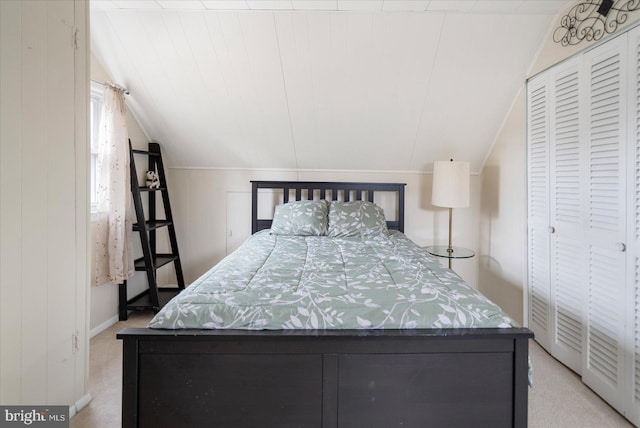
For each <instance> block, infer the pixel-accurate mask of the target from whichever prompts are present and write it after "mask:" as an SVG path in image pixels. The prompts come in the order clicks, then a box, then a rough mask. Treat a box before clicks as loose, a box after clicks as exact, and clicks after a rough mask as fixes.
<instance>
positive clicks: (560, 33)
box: [553, 0, 640, 46]
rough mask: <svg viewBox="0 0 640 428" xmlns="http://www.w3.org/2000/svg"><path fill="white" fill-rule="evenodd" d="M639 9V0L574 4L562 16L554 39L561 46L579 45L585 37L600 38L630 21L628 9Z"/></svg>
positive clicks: (596, 0)
mask: <svg viewBox="0 0 640 428" xmlns="http://www.w3.org/2000/svg"><path fill="white" fill-rule="evenodd" d="M635 10H640V0H589V1H581V2H579V3H577V4H576V5H575V6H573V7H572V8H571V9H570V10H569V12H568V13H567V14H566V15H564V16H563V17H562V18H561V19H560V26H559V27H558V28H556V30H555V31H554V32H553V41H554V42H556V43H560V44H562V46H569V45H577V44H578V43H580V42H581V41H583V40H586V41H588V42H591V41H597V40H600V39H601V38H602V37H603V36H604V35H605V34H611V33H613V32H615V31H616V30H617V29H618V26H620V25H621V24H624V23H625V22H626V21H627V18H628V14H629V12H633V11H635Z"/></svg>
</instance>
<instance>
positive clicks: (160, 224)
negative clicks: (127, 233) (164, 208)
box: [133, 220, 172, 232]
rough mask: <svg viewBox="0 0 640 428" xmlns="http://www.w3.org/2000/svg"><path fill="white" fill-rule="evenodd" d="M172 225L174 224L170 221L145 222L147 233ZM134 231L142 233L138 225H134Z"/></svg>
mask: <svg viewBox="0 0 640 428" xmlns="http://www.w3.org/2000/svg"><path fill="white" fill-rule="evenodd" d="M170 224H172V223H171V222H170V221H167V220H147V221H146V222H145V229H146V230H147V231H149V230H156V229H158V228H161V227H165V226H169V225H170ZM133 230H134V231H136V232H139V231H140V227H139V226H138V223H134V224H133Z"/></svg>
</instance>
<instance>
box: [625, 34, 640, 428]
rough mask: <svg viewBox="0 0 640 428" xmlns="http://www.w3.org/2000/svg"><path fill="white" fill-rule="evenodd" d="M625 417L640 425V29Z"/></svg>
mask: <svg viewBox="0 0 640 428" xmlns="http://www.w3.org/2000/svg"><path fill="white" fill-rule="evenodd" d="M628 45H629V50H628V52H629V67H628V69H629V70H630V75H629V76H628V81H629V92H628V93H629V102H628V111H629V115H628V125H629V126H628V129H629V132H628V137H627V138H628V142H629V144H628V152H627V171H628V174H627V183H628V186H627V201H628V203H627V206H628V207H629V209H627V215H628V221H627V236H628V238H627V312H626V314H627V315H626V319H627V320H628V322H627V335H626V344H627V345H626V346H625V349H627V351H628V352H627V356H628V362H629V363H628V364H627V368H628V370H627V373H626V374H625V379H626V380H627V382H628V385H627V386H626V388H625V389H626V393H625V396H626V398H627V408H628V409H629V410H628V412H626V414H627V417H628V418H629V420H631V421H632V422H633V423H634V424H636V425H640V28H636V29H635V30H632V31H630V32H629V34H628Z"/></svg>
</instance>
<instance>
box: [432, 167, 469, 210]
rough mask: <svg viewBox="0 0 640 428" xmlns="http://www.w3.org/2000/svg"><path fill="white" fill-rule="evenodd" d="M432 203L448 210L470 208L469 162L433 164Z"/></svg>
mask: <svg viewBox="0 0 640 428" xmlns="http://www.w3.org/2000/svg"><path fill="white" fill-rule="evenodd" d="M431 203H432V204H433V205H435V206H437V207H446V208H465V207H468V206H469V162H454V161H436V162H434V163H433V189H432V196H431Z"/></svg>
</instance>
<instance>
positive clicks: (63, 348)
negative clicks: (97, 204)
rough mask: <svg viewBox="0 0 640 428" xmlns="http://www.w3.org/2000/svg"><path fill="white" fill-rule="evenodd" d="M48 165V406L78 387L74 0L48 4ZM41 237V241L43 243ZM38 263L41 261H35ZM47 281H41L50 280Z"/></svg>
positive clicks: (44, 203)
mask: <svg viewBox="0 0 640 428" xmlns="http://www.w3.org/2000/svg"><path fill="white" fill-rule="evenodd" d="M47 9H48V16H47V25H46V27H45V28H46V29H47V33H46V43H47V47H48V48H47V50H46V51H45V52H46V56H45V60H46V77H45V79H46V91H45V92H44V94H43V95H45V96H46V99H45V100H43V105H44V106H45V108H46V136H45V138H44V141H45V142H46V147H45V151H44V152H45V153H46V159H45V163H44V164H43V165H42V166H41V167H40V168H41V169H43V170H44V171H45V172H46V174H47V177H46V180H45V182H44V183H38V185H39V187H40V188H41V190H40V191H43V190H44V191H46V197H45V198H42V199H40V198H35V199H36V200H37V201H38V202H39V204H40V206H41V207H40V211H42V212H43V213H44V214H45V216H46V220H45V222H44V226H45V227H46V230H47V232H46V235H45V236H43V237H42V238H45V239H46V241H45V240H44V239H43V242H42V243H41V245H42V246H43V247H45V249H46V252H47V254H46V259H45V260H46V265H45V266H46V274H45V278H46V281H47V286H46V290H42V289H41V290H40V293H42V294H44V295H45V296H46V312H45V314H46V326H47V348H48V350H47V378H46V379H47V382H46V394H47V403H51V404H69V403H73V402H75V397H74V385H73V382H69V379H70V378H72V374H73V372H74V369H75V367H74V366H75V359H74V352H75V348H74V339H73V335H74V334H75V331H76V328H75V311H69V310H63V308H66V307H68V306H69V305H70V303H71V304H72V302H74V297H75V294H76V287H75V275H76V258H75V257H74V256H75V247H76V240H75V235H76V213H75V210H76V206H75V201H76V186H75V183H76V173H75V168H76V165H75V162H76V159H75V114H76V105H75V61H74V57H75V48H74V45H73V43H72V41H73V33H74V21H75V19H74V14H75V10H74V9H75V7H74V2H73V1H56V2H53V3H49V4H48V5H47ZM42 238H41V239H42ZM34 261H35V260H34ZM45 278H41V279H40V282H42V281H43V280H45Z"/></svg>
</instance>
